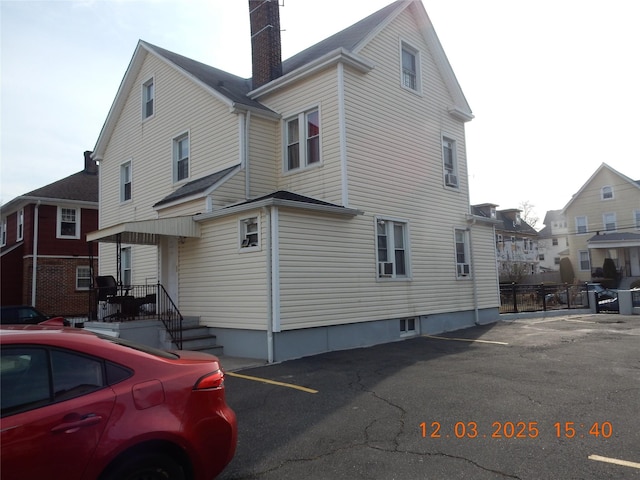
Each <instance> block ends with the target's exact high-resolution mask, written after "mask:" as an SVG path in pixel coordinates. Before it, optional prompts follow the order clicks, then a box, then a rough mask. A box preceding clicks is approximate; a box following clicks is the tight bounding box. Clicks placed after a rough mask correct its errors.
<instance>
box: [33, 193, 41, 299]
mask: <svg viewBox="0 0 640 480" xmlns="http://www.w3.org/2000/svg"><path fill="white" fill-rule="evenodd" d="M39 216H40V200H38V203H36V207H35V210H34V212H33V217H34V218H33V262H32V265H31V266H32V268H33V271H32V272H31V306H32V307H34V308H35V306H36V285H37V272H38V217H39Z"/></svg>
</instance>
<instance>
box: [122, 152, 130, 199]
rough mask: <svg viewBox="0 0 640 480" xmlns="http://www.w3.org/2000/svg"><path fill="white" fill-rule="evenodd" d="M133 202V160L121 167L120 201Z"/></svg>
mask: <svg viewBox="0 0 640 480" xmlns="http://www.w3.org/2000/svg"><path fill="white" fill-rule="evenodd" d="M127 200H131V160H129V161H128V162H125V163H123V164H122V165H120V201H121V202H126V201H127Z"/></svg>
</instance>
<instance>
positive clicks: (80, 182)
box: [22, 170, 98, 203]
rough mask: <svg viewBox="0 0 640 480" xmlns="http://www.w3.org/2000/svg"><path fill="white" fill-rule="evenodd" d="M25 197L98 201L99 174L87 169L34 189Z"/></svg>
mask: <svg viewBox="0 0 640 480" xmlns="http://www.w3.org/2000/svg"><path fill="white" fill-rule="evenodd" d="M22 196H23V197H39V198H52V199H61V200H76V201H82V202H96V203H97V202H98V175H97V174H95V173H87V172H86V171H85V170H83V171H81V172H78V173H74V174H73V175H69V176H68V177H66V178H63V179H62V180H58V181H57V182H53V183H50V184H49V185H45V186H44V187H40V188H37V189H35V190H32V191H31V192H29V193H25V194H24V195H22Z"/></svg>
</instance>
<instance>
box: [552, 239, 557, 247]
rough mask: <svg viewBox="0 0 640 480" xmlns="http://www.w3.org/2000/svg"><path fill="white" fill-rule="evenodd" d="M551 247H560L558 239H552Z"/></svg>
mask: <svg viewBox="0 0 640 480" xmlns="http://www.w3.org/2000/svg"><path fill="white" fill-rule="evenodd" d="M551 245H553V246H554V247H557V246H558V239H557V238H552V239H551Z"/></svg>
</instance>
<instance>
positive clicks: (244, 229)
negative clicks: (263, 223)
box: [240, 217, 260, 249]
mask: <svg viewBox="0 0 640 480" xmlns="http://www.w3.org/2000/svg"><path fill="white" fill-rule="evenodd" d="M259 241H260V239H259V235H258V217H251V218H243V219H242V220H240V248H241V249H251V248H254V249H255V248H257V247H260V243H259Z"/></svg>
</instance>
